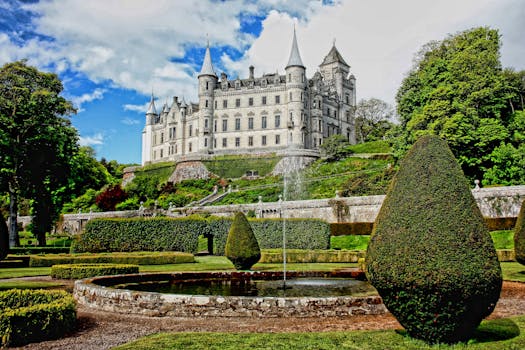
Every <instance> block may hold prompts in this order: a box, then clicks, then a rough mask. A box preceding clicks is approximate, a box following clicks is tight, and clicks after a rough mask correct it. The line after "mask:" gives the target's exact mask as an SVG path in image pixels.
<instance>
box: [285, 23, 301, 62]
mask: <svg viewBox="0 0 525 350" xmlns="http://www.w3.org/2000/svg"><path fill="white" fill-rule="evenodd" d="M291 66H299V67H303V68H304V65H303V61H302V60H301V55H300V54H299V46H298V45H297V37H296V35H295V28H294V29H293V41H292V51H291V52H290V58H289V59H288V64H287V65H286V68H288V67H291Z"/></svg>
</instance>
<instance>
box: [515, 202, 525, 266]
mask: <svg viewBox="0 0 525 350" xmlns="http://www.w3.org/2000/svg"><path fill="white" fill-rule="evenodd" d="M514 253H515V254H516V261H517V262H519V263H520V264H522V265H525V201H523V203H521V210H520V213H519V215H518V220H517V221H516V227H515V228H514Z"/></svg>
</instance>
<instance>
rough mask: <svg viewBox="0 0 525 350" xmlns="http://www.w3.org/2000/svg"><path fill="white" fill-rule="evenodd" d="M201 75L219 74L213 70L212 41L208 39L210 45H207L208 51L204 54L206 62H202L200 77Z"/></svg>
mask: <svg viewBox="0 0 525 350" xmlns="http://www.w3.org/2000/svg"><path fill="white" fill-rule="evenodd" d="M201 75H213V76H215V77H216V76H217V74H215V71H214V70H213V64H212V63H211V54H210V42H209V41H208V45H207V46H206V53H205V54H204V62H202V68H201V72H200V73H199V77H200V76H201Z"/></svg>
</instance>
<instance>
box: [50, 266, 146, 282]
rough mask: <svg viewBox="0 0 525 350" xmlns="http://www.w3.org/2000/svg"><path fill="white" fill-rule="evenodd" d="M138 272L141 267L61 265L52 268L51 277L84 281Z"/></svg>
mask: <svg viewBox="0 0 525 350" xmlns="http://www.w3.org/2000/svg"><path fill="white" fill-rule="evenodd" d="M138 272H139V266H138V265H131V264H61V265H53V266H52V267H51V277H53V278H62V279H82V278H87V277H95V276H109V275H124V274H129V273H138Z"/></svg>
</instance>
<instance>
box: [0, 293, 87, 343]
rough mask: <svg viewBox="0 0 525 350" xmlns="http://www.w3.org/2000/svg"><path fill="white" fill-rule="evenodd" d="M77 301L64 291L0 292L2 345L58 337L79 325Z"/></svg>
mask: <svg viewBox="0 0 525 350" xmlns="http://www.w3.org/2000/svg"><path fill="white" fill-rule="evenodd" d="M76 317H77V315H76V304H75V300H74V299H73V297H72V296H71V295H70V294H68V293H67V292H65V291H61V290H20V289H11V290H8V291H5V292H0V345H2V346H21V345H25V344H28V343H33V342H40V341H43V340H48V339H56V338H60V337H62V336H64V335H65V334H66V333H68V332H71V331H72V330H73V329H74V328H75V322H76Z"/></svg>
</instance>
